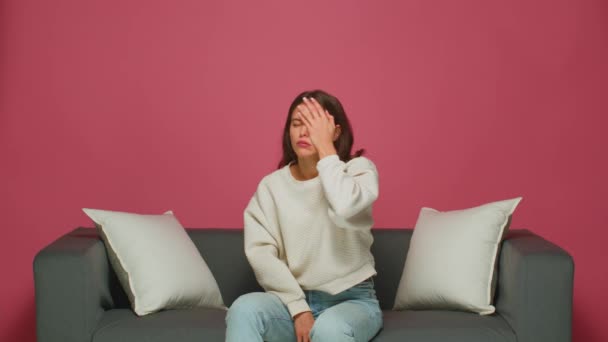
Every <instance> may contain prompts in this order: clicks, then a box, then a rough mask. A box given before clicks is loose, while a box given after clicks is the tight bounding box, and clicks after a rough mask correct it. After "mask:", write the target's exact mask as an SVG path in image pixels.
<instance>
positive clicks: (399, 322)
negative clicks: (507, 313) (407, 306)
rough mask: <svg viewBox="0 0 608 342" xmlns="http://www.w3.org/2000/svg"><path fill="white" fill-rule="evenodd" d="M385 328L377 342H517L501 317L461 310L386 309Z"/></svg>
mask: <svg viewBox="0 0 608 342" xmlns="http://www.w3.org/2000/svg"><path fill="white" fill-rule="evenodd" d="M383 313H384V327H383V328H382V330H381V331H380V333H379V334H378V335H377V336H376V338H374V339H373V341H374V342H397V341H399V342H401V341H425V342H445V341H450V342H482V341H483V342H487V341H492V342H503V341H504V342H507V341H508V342H516V341H517V339H516V337H515V333H514V332H513V329H511V327H510V326H509V324H508V323H507V322H506V321H505V320H504V319H503V318H502V317H501V316H500V315H498V314H493V315H488V316H480V315H478V314H476V313H469V312H460V311H440V310H425V311H409V310H404V311H391V310H385V311H383Z"/></svg>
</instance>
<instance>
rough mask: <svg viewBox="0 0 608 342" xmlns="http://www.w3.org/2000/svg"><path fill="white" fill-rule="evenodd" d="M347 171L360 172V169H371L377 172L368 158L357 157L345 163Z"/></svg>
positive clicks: (374, 165)
mask: <svg viewBox="0 0 608 342" xmlns="http://www.w3.org/2000/svg"><path fill="white" fill-rule="evenodd" d="M346 166H347V169H352V170H361V169H373V170H377V168H376V164H375V163H374V162H373V161H372V160H371V159H369V158H367V157H364V156H359V157H355V158H352V159H351V160H349V161H347V162H346Z"/></svg>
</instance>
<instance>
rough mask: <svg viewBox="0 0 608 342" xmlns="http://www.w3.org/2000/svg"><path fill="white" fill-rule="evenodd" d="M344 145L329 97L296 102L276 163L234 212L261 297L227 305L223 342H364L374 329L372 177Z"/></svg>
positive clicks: (347, 132) (377, 315)
mask: <svg viewBox="0 0 608 342" xmlns="http://www.w3.org/2000/svg"><path fill="white" fill-rule="evenodd" d="M352 145H353V133H352V131H351V126H350V124H349V121H348V119H347V117H346V114H345V113H344V109H343V108H342V105H341V104H340V102H339V101H338V99H337V98H335V97H334V96H332V95H330V94H328V93H326V92H324V91H321V90H315V91H309V92H304V93H302V94H300V95H298V96H297V97H296V99H295V100H294V101H293V103H292V104H291V106H290V108H289V111H288V113H287V122H286V123H285V128H284V131H283V159H282V160H281V162H280V163H279V167H278V170H275V171H274V172H272V173H270V174H268V175H266V176H265V177H264V178H263V179H262V180H261V181H260V183H259V185H258V188H257V190H256V192H255V194H254V195H253V197H252V198H251V200H250V202H249V204H248V206H247V208H246V209H245V212H244V219H245V225H244V231H245V246H244V247H245V254H246V255H247V259H248V261H249V263H250V264H251V267H252V268H253V271H254V273H255V276H256V279H257V281H258V282H259V283H260V285H261V286H262V287H263V288H264V290H266V291H265V292H253V293H248V294H245V295H242V296H240V297H239V298H237V299H236V300H235V301H234V303H233V304H232V305H231V307H230V309H229V310H228V314H227V315H226V324H227V330H226V341H228V342H243V341H278V342H286V341H297V342H308V341H331V342H340V341H366V342H367V341H369V340H370V339H372V338H373V337H374V336H375V335H376V334H377V333H378V331H379V330H380V329H381V328H382V311H381V309H380V306H379V303H378V299H377V298H376V292H375V290H374V281H373V276H375V275H376V274H377V272H376V270H375V268H374V265H375V263H374V257H373V255H372V254H371V252H370V247H371V245H372V242H373V237H372V234H371V231H370V229H371V227H372V225H373V222H374V221H373V218H372V203H374V201H375V200H376V199H377V198H378V171H377V169H376V166H375V165H374V163H372V161H370V160H369V159H367V158H365V157H362V156H361V155H362V153H363V151H364V150H359V151H357V153H355V155H354V156H353V155H351V148H352Z"/></svg>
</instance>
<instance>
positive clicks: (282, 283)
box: [244, 182, 311, 317]
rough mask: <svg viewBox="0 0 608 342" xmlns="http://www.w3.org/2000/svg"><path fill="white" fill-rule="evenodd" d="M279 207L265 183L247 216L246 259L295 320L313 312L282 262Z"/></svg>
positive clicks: (260, 279) (257, 276)
mask: <svg viewBox="0 0 608 342" xmlns="http://www.w3.org/2000/svg"><path fill="white" fill-rule="evenodd" d="M274 208H275V206H274V205H273V199H272V197H271V195H270V193H269V191H268V189H267V187H266V186H265V185H264V184H263V183H262V182H261V183H260V185H259V186H258V189H257V191H256V193H255V194H254V196H253V197H252V198H251V200H250V201H249V204H248V205H247V208H246V209H245V212H244V219H245V225H244V231H245V233H244V234H245V255H246V256H247V259H248V260H249V263H250V264H251V267H252V269H253V271H254V274H255V276H256V279H257V281H258V283H260V285H261V286H262V287H263V288H264V290H266V292H269V293H274V294H275V295H277V296H278V297H279V299H281V301H282V302H283V303H284V304H285V305H286V306H287V309H288V310H289V313H290V314H291V317H295V316H296V315H297V314H298V313H300V312H304V311H311V310H310V307H309V306H308V303H307V302H306V296H305V294H304V291H302V288H301V287H300V285H299V284H298V282H297V281H296V279H295V277H294V276H293V274H292V273H291V271H290V270H289V268H288V267H287V264H286V263H285V261H283V260H281V259H280V254H281V253H280V251H281V250H283V247H282V240H281V236H280V233H279V231H278V227H277V224H276V219H275V217H276V215H275V212H274V211H275V209H274Z"/></svg>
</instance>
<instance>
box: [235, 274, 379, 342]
mask: <svg viewBox="0 0 608 342" xmlns="http://www.w3.org/2000/svg"><path fill="white" fill-rule="evenodd" d="M304 293H305V295H306V302H307V303H308V305H309V306H310V309H311V311H312V315H313V317H314V319H315V323H314V325H313V327H312V330H311V332H310V337H311V341H313V342H317V341H331V342H340V341H349V342H350V341H357V342H359V341H361V342H367V341H369V340H371V339H372V338H373V337H374V336H375V335H376V334H377V333H378V331H380V329H381V328H382V310H381V309H380V305H379V303H378V299H377V298H376V291H375V289H374V280H373V278H368V279H367V280H365V281H363V282H361V283H359V284H357V285H355V286H353V287H351V288H350V289H347V290H345V291H342V292H340V293H338V294H336V295H331V294H329V293H327V292H323V291H316V290H304ZM226 325H227V329H226V342H242V341H260V342H261V341H268V342H293V341H296V335H295V328H294V322H293V319H292V318H291V315H290V313H289V311H288V310H287V306H285V305H284V304H283V303H282V302H281V300H280V299H279V297H277V296H276V295H274V294H272V293H267V292H251V293H247V294H244V295H242V296H240V297H238V298H237V299H236V300H235V301H234V303H232V305H231V306H230V309H229V310H228V313H227V315H226Z"/></svg>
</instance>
